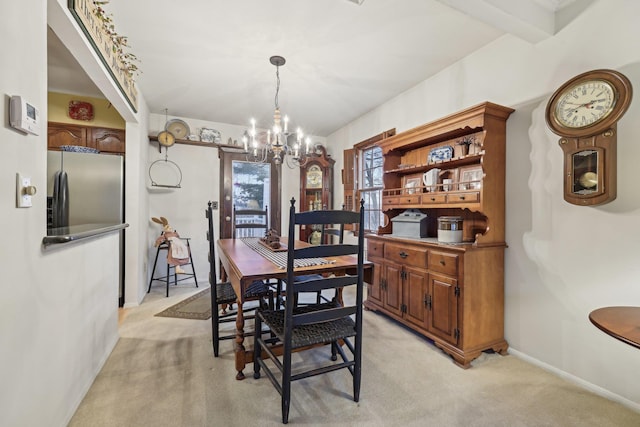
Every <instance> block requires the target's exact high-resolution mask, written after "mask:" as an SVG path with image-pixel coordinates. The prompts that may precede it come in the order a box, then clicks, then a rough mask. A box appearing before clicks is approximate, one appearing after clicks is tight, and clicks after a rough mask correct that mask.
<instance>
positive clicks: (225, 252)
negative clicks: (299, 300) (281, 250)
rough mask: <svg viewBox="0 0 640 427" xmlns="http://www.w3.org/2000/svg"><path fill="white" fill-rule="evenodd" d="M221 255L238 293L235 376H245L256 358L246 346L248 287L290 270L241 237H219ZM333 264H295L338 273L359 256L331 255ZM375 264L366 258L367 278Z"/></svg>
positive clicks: (311, 270)
mask: <svg viewBox="0 0 640 427" xmlns="http://www.w3.org/2000/svg"><path fill="white" fill-rule="evenodd" d="M280 240H281V241H282V242H283V243H284V244H286V241H287V239H286V238H285V237H281V238H280ZM308 245H309V244H308V243H306V242H302V241H298V242H296V247H302V246H308ZM218 248H220V250H219V251H218V256H219V257H220V263H221V264H222V269H223V271H222V272H221V274H222V279H223V280H227V281H229V282H231V285H232V286H233V290H234V291H235V292H236V295H237V296H238V300H237V302H238V314H237V316H236V339H235V353H236V371H237V374H236V379H237V380H243V379H244V373H243V372H242V371H243V370H244V367H245V366H246V364H247V363H251V362H252V361H253V350H249V351H247V350H246V349H245V347H244V313H243V310H242V303H243V302H244V294H245V289H246V288H247V286H249V285H250V284H251V283H253V282H254V281H255V280H265V279H285V278H286V276H287V270H286V269H282V268H280V267H278V266H277V265H275V264H274V263H273V262H271V261H270V260H268V259H267V258H265V257H263V256H262V255H260V254H259V253H258V252H256V251H255V250H253V249H252V248H251V247H249V246H248V245H247V244H245V243H244V242H243V241H242V239H220V240H218ZM332 261H333V262H331V263H330V264H323V265H316V266H312V267H300V268H296V272H298V271H299V272H300V274H301V275H303V274H304V275H306V274H321V273H335V274H337V275H339V274H344V273H345V272H348V271H349V270H353V269H355V267H356V265H357V258H356V257H355V256H351V255H345V256H339V257H335V258H332ZM371 268H372V264H371V263H369V262H365V281H367V277H368V276H370V274H371Z"/></svg>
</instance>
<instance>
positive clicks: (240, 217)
mask: <svg viewBox="0 0 640 427" xmlns="http://www.w3.org/2000/svg"><path fill="white" fill-rule="evenodd" d="M256 221H259V222H256ZM241 230H246V231H245V232H244V233H242V232H240V233H239V231H241ZM251 230H264V232H265V233H266V232H267V231H268V230H269V207H268V206H266V205H265V207H264V210H262V209H237V208H236V205H233V232H232V236H233V238H234V239H235V238H240V237H250V234H251V236H253V234H252V233H251ZM239 234H241V235H239ZM260 237H262V236H260Z"/></svg>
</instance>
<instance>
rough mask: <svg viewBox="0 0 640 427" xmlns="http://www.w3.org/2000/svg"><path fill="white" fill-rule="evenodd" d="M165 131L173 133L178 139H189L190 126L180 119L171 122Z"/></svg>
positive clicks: (165, 127)
mask: <svg viewBox="0 0 640 427" xmlns="http://www.w3.org/2000/svg"><path fill="white" fill-rule="evenodd" d="M164 130H166V131H167V132H171V133H172V134H173V136H175V137H176V139H187V137H188V136H189V134H190V133H191V132H190V131H189V125H188V124H187V123H186V122H185V121H184V120H180V119H173V120H169V121H168V122H167V124H166V125H165V126H164Z"/></svg>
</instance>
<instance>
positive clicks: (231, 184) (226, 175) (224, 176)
mask: <svg viewBox="0 0 640 427" xmlns="http://www.w3.org/2000/svg"><path fill="white" fill-rule="evenodd" d="M221 152H222V161H221V162H220V163H221V165H222V167H221V170H220V174H221V176H220V182H221V186H222V188H221V189H220V194H221V195H222V197H221V198H222V200H221V209H222V212H221V215H220V221H221V224H220V237H221V238H230V237H232V235H231V233H232V220H233V206H234V205H235V206H236V208H237V209H264V208H265V206H266V207H268V210H269V226H270V228H272V229H275V230H276V231H277V232H278V233H280V178H279V175H278V168H277V167H275V166H274V165H272V164H271V163H254V162H249V161H247V159H246V156H245V155H244V154H242V153H229V152H224V151H221Z"/></svg>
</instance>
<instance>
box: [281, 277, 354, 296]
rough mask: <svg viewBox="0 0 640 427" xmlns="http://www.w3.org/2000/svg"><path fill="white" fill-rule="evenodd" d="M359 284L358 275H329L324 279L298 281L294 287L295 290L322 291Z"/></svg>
mask: <svg viewBox="0 0 640 427" xmlns="http://www.w3.org/2000/svg"><path fill="white" fill-rule="evenodd" d="M356 284H358V277H357V276H338V277H327V278H322V279H315V280H307V281H305V282H296V283H295V286H294V287H293V288H294V289H293V292H295V293H300V292H315V291H322V290H324V289H336V288H342V287H345V286H352V285H356Z"/></svg>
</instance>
